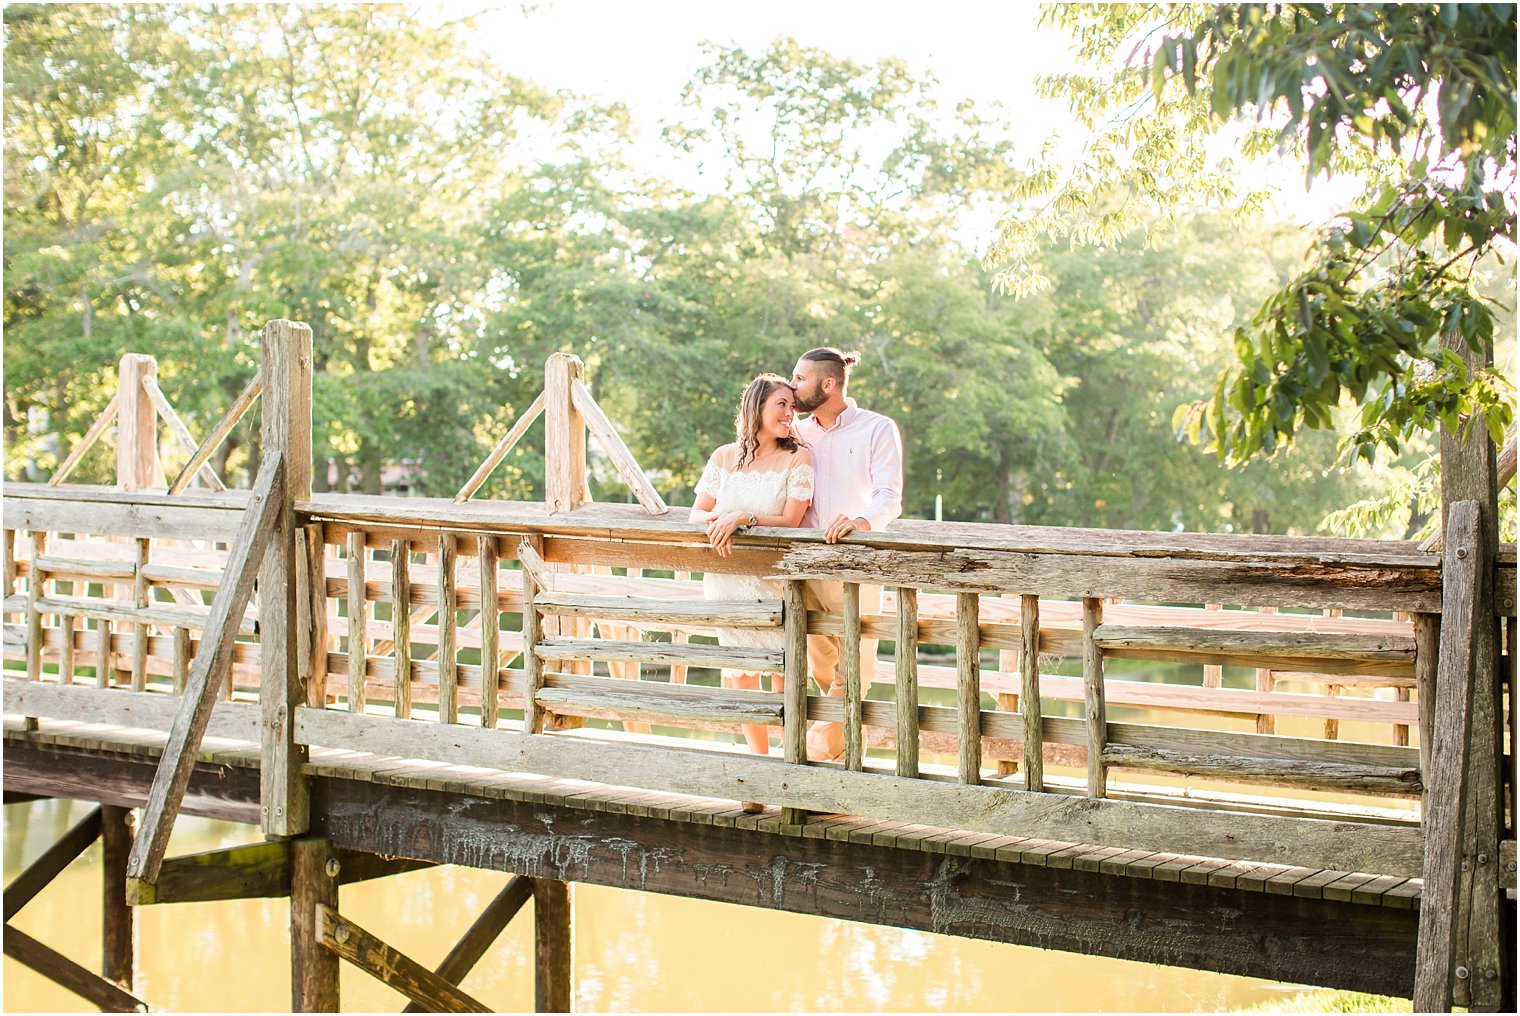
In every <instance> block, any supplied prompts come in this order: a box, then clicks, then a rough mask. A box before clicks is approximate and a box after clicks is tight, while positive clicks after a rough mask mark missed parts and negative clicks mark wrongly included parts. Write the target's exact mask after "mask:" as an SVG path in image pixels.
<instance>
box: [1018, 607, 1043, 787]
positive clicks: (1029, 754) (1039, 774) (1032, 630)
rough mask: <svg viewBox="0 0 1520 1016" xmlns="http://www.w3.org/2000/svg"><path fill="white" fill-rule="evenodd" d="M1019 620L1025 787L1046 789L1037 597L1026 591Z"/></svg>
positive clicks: (1020, 700) (1020, 704) (1020, 706)
mask: <svg viewBox="0 0 1520 1016" xmlns="http://www.w3.org/2000/svg"><path fill="white" fill-rule="evenodd" d="M1019 623H1020V625H1021V626H1022V628H1023V635H1024V648H1023V649H1022V651H1021V652H1020V655H1019V671H1020V676H1021V677H1022V679H1023V692H1022V694H1021V696H1020V698H1019V709H1020V711H1021V712H1022V713H1023V714H1024V789H1026V790H1033V791H1042V790H1044V789H1045V748H1044V745H1043V744H1042V743H1041V731H1042V721H1041V711H1042V709H1043V708H1044V707H1043V704H1042V703H1041V701H1040V598H1039V597H1038V596H1030V595H1028V594H1025V595H1023V596H1020V597H1019Z"/></svg>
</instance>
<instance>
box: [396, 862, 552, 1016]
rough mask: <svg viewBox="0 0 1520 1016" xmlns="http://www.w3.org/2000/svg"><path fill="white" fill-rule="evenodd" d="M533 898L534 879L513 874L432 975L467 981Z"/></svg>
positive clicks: (410, 1009)
mask: <svg viewBox="0 0 1520 1016" xmlns="http://www.w3.org/2000/svg"><path fill="white" fill-rule="evenodd" d="M532 896H533V880H532V879H530V878H525V877H523V876H521V875H514V876H513V877H512V878H511V879H510V880H508V882H507V884H506V887H505V888H503V889H502V891H501V892H499V893H497V894H496V897H495V898H494V899H492V900H491V902H490V903H488V904H486V908H485V910H483V911H481V913H480V916H479V917H477V918H476V919H475V922H474V923H473V924H471V925H470V927H469V928H468V929H467V930H466V931H465V933H464V934H463V935H461V936H460V938H459V941H458V942H456V943H455V944H454V948H452V949H450V950H449V954H448V955H447V956H445V957H444V958H443V962H442V963H440V964H438V966H437V967H436V968H435V969H434V970H433V973H435V974H437V975H438V976H439V977H441V978H443V979H444V980H445V981H448V982H449V983H450V984H458V983H460V982H461V981H463V980H464V979H465V976H466V975H467V974H469V972H470V971H471V970H473V969H474V968H475V964H476V963H478V962H479V961H480V959H481V957H483V956H484V955H485V954H486V950H487V949H489V948H490V947H491V944H492V943H493V942H495V941H496V939H497V938H498V937H499V936H500V935H501V933H502V932H503V931H505V930H506V927H507V925H508V924H510V923H511V921H512V918H514V917H516V916H517V912H518V911H519V910H521V909H522V908H523V904H524V903H527V902H528V900H529V899H530V898H532ZM401 1011H402V1012H422V1011H423V1010H422V1007H421V1006H419V1005H418V1004H417V1003H416V1002H412V1003H410V1004H408V1005H407V1007H406V1008H405V1009H403V1010H401Z"/></svg>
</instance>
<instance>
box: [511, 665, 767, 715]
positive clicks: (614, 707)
mask: <svg viewBox="0 0 1520 1016" xmlns="http://www.w3.org/2000/svg"><path fill="white" fill-rule="evenodd" d="M576 676H579V675H576ZM591 682H596V687H592V688H586V687H555V686H554V684H555V682H554V681H553V680H551V681H550V687H547V688H544V689H543V690H542V691H540V692H539V693H538V700H539V702H541V703H543V704H544V705H545V706H547V707H548V709H549V711H550V712H552V713H559V714H564V715H569V716H592V715H595V716H600V715H603V714H609V713H610V714H616V715H618V716H628V717H631V718H638V719H662V718H663V719H669V720H673V721H682V720H684V721H689V722H690V721H705V722H709V723H759V724H765V725H768V726H781V725H782V696H781V695H780V694H779V693H773V692H753V691H739V690H731V689H727V688H704V689H702V691H703V694H702V696H701V697H700V698H699V697H695V696H691V695H671V694H667V692H666V689H667V688H682V689H684V688H690V687H693V686H689V685H674V686H671V685H660V684H640V683H638V682H630V681H624V680H620V679H616V678H612V679H608V678H596V677H584V676H581V677H580V680H579V681H578V682H577V684H579V685H585V684H589V683H591Z"/></svg>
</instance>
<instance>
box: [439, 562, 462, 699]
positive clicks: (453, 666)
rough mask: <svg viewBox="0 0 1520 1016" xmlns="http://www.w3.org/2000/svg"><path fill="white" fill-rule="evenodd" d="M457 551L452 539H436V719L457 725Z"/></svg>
mask: <svg viewBox="0 0 1520 1016" xmlns="http://www.w3.org/2000/svg"><path fill="white" fill-rule="evenodd" d="M457 564H458V548H457V546H456V544H455V542H454V537H453V536H451V535H450V534H448V533H444V534H442V535H441V536H439V538H438V650H437V653H438V655H437V663H438V718H439V719H440V720H441V721H443V722H444V723H457V722H459V670H458V666H459V660H458V657H457V656H456V649H457V632H458V625H459V603H458V599H457V595H456V592H455V586H454V572H455V568H456V565H457Z"/></svg>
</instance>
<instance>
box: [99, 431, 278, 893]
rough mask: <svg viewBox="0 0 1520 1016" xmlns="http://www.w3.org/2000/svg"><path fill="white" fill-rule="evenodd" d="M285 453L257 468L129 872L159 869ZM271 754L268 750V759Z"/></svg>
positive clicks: (272, 517) (227, 658)
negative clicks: (241, 522)
mask: <svg viewBox="0 0 1520 1016" xmlns="http://www.w3.org/2000/svg"><path fill="white" fill-rule="evenodd" d="M284 482H285V465H284V458H283V456H282V455H281V454H280V452H278V451H274V452H271V453H269V455H268V456H267V457H266V458H265V460H264V464H263V465H262V466H261V467H260V468H259V475H258V478H257V480H256V482H255V484H254V488H253V493H252V495H251V496H250V498H249V502H248V504H249V508H248V512H247V515H246V518H245V520H244V525H243V527H242V530H241V531H240V532H239V533H238V538H237V540H236V541H235V542H234V543H233V546H232V551H231V553H230V554H229V555H228V561H229V563H228V566H227V573H228V580H227V582H226V583H224V584H223V586H222V588H221V589H218V590H217V593H216V598H215V599H214V600H213V601H212V603H211V620H210V623H209V624H208V625H207V626H206V631H205V634H204V637H203V638H202V640H201V649H200V652H198V653H196V655H195V662H194V664H193V665H192V666H191V668H190V679H189V681H187V682H186V686H185V694H184V697H183V698H181V699H180V700H179V709H178V711H177V712H176V714H175V718H174V726H173V728H172V730H171V731H170V736H169V742H168V744H167V745H165V747H164V754H163V757H162V758H161V760H160V761H159V766H158V771H157V772H156V773H155V774H154V777H153V790H152V792H151V793H150V794H149V796H148V804H147V806H146V808H144V810H143V818H142V825H141V827H140V828H139V830H138V834H137V839H136V841H135V842H134V844H133V847H132V857H131V859H130V861H129V862H128V868H127V871H128V877H129V878H137V879H141V880H142V881H144V882H150V883H151V882H153V881H154V880H155V879H156V878H157V875H158V867H159V864H160V863H162V861H163V857H164V850H165V848H166V847H167V846H168V844H169V833H170V831H171V830H172V828H173V826H174V818H175V815H176V814H177V813H178V811H179V805H180V801H181V800H182V799H183V798H184V796H185V788H186V787H187V786H188V785H189V782H190V772H191V769H192V767H193V766H194V764H195V752H196V750H197V749H198V748H199V747H200V742H201V738H202V736H203V735H204V734H205V732H206V727H207V725H208V724H209V723H210V721H211V712H212V705H213V703H214V702H215V699H216V692H217V682H216V678H217V677H219V676H220V675H221V674H222V673H223V672H225V670H226V668H227V667H228V666H229V665H230V664H231V662H232V646H233V643H234V641H235V639H234V634H233V633H234V630H235V629H234V627H233V619H234V618H237V617H241V616H242V613H243V609H244V608H245V607H246V606H247V605H248V599H249V597H250V596H252V594H253V583H254V579H255V578H256V577H257V575H258V572H259V566H260V565H261V563H262V562H263V560H264V552H265V550H266V549H267V548H268V546H269V544H270V541H271V539H272V538H273V536H274V533H275V530H276V525H277V522H278V515H279V511H280V509H281V506H282V501H283V489H282V488H283V484H284ZM268 764H269V761H268V759H267V757H266V759H265V765H268Z"/></svg>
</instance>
